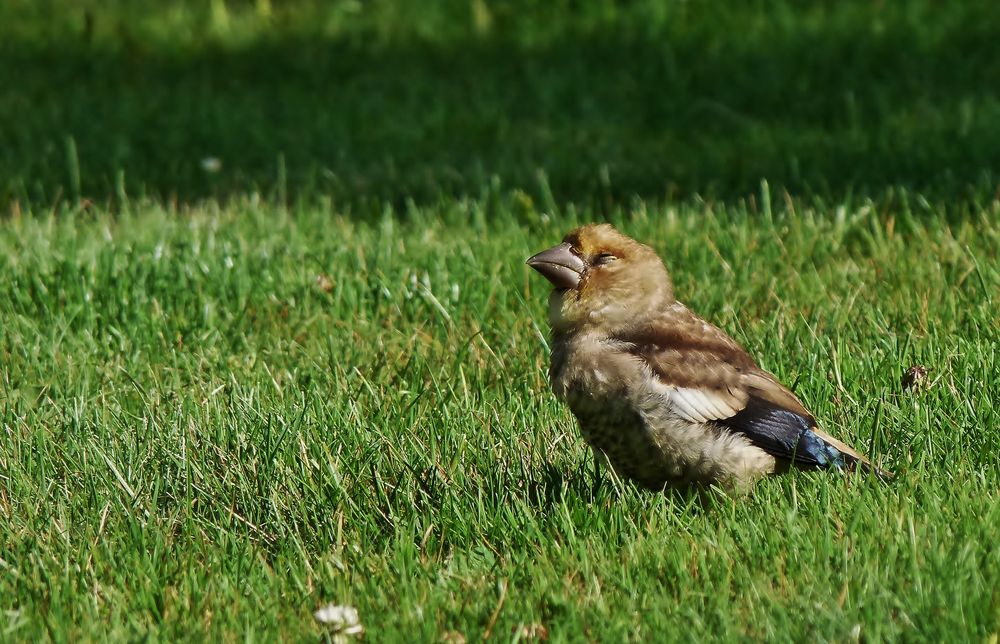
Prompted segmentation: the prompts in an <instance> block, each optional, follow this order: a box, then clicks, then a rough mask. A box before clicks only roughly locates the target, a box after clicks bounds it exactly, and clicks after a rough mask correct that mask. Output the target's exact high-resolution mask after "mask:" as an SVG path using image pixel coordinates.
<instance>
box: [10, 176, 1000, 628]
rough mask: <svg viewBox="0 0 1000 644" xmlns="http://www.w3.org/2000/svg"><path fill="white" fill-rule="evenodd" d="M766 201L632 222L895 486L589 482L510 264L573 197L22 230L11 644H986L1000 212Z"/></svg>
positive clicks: (576, 216) (623, 216) (999, 446)
mask: <svg viewBox="0 0 1000 644" xmlns="http://www.w3.org/2000/svg"><path fill="white" fill-rule="evenodd" d="M762 196H765V197H766V193H762V194H759V195H756V196H755V199H754V203H753V204H750V202H747V203H732V204H729V205H723V204H719V205H709V204H704V203H699V202H685V203H680V204H657V203H652V202H649V203H643V202H636V203H635V204H634V207H631V208H628V209H620V210H616V211H615V212H614V213H613V215H612V219H613V220H615V221H616V222H617V223H618V224H619V225H620V226H621V227H622V228H623V229H625V230H626V231H627V232H629V233H630V234H632V235H634V236H636V237H638V238H640V239H643V240H646V241H648V242H649V243H651V244H653V245H654V246H655V247H656V248H657V249H658V250H659V251H660V252H661V253H662V254H663V256H664V257H665V258H666V260H667V262H668V265H669V266H670V267H671V268H672V270H673V275H674V278H675V281H676V284H677V291H678V293H679V295H680V297H681V298H682V299H683V300H685V301H686V302H687V303H689V304H690V305H691V306H692V307H693V308H695V309H696V310H698V311H699V312H701V313H703V314H705V315H706V316H708V317H709V318H711V319H713V320H715V321H716V322H718V323H719V324H721V325H722V326H723V327H724V328H726V329H727V330H729V331H730V332H731V333H732V334H733V335H734V336H735V337H737V338H738V339H740V340H741V341H742V342H744V343H745V344H746V345H747V346H748V348H749V349H750V350H751V352H752V353H754V354H756V355H757V356H758V357H759V359H760V362H761V363H762V364H763V365H764V366H766V367H767V368H769V369H771V370H773V371H774V372H775V373H777V374H778V375H779V376H780V377H782V378H783V379H784V380H785V381H787V382H790V383H795V389H796V392H797V393H798V394H799V396H800V397H801V398H803V400H805V401H806V402H807V404H808V405H809V406H810V407H811V408H812V409H813V410H814V411H815V412H816V414H817V416H818V417H819V419H820V420H821V422H822V423H823V424H824V425H825V426H826V427H827V428H829V429H830V430H831V431H833V432H834V433H836V434H838V435H841V436H843V437H844V438H846V439H848V440H849V441H851V442H853V443H855V444H857V445H859V446H861V447H862V448H863V449H865V450H866V451H869V452H870V453H871V454H872V456H873V457H874V458H875V460H876V461H878V462H879V463H880V464H881V465H883V466H885V467H887V468H889V469H892V470H894V471H895V472H897V474H898V477H897V480H895V481H893V482H892V483H891V484H888V485H884V484H880V483H878V482H876V481H868V480H860V479H859V480H852V479H848V478H844V477H840V476H829V475H823V474H818V475H809V474H800V475H795V476H790V477H787V478H783V479H773V480H768V481H765V482H763V483H762V484H761V485H760V486H759V487H758V489H757V492H756V494H755V495H753V496H752V497H750V498H747V499H728V498H725V497H722V496H709V497H707V498H688V497H687V496H685V495H666V496H662V495H656V494H649V493H646V492H643V491H641V490H636V489H633V488H632V487H630V486H625V487H624V488H622V489H618V488H616V487H615V486H614V485H613V484H611V482H609V481H603V482H600V483H599V484H596V485H595V482H594V480H593V475H592V472H591V466H590V462H589V459H588V456H587V451H586V450H585V449H584V446H583V445H582V443H581V441H580V439H579V438H578V436H577V433H576V430H575V427H574V424H573V422H572V419H571V417H570V415H569V413H568V412H567V410H566V409H564V408H563V407H562V406H560V405H559V404H557V402H556V401H555V400H554V399H553V397H552V395H551V394H550V393H549V391H548V388H547V384H546V381H545V368H546V364H547V355H546V340H545V320H544V299H545V286H544V283H543V281H542V280H540V279H538V278H537V276H534V275H530V274H529V271H528V269H527V268H526V267H525V266H524V265H523V261H524V258H525V257H527V256H528V255H529V254H530V253H531V252H533V251H535V250H537V249H539V248H542V247H544V246H546V245H549V244H551V243H552V242H553V241H555V240H557V239H558V238H559V237H561V235H562V234H563V233H564V232H565V230H567V229H568V228H569V227H571V226H572V225H574V224H575V223H577V222H580V221H585V220H588V219H589V218H590V217H589V216H588V215H587V214H586V213H584V212H580V211H578V210H577V209H574V208H572V207H570V206H562V207H559V208H557V209H556V210H553V211H549V212H546V213H541V212H539V211H538V210H536V209H535V207H534V206H531V205H530V204H526V203H525V201H524V199H523V196H520V195H517V194H507V193H497V194H491V195H489V196H487V197H484V198H483V199H482V200H463V201H455V200H447V201H442V202H440V203H439V204H438V205H435V206H428V207H422V208H417V207H413V208H411V209H410V210H409V211H408V212H406V213H395V212H391V211H389V210H387V211H386V213H385V216H384V217H383V218H381V219H373V220H370V221H358V220H354V219H351V218H350V217H347V216H344V214H343V213H340V212H338V211H337V210H335V209H334V210H326V209H323V208H313V207H310V208H305V209H299V210H294V209H293V210H292V211H291V212H288V211H286V210H285V209H284V208H281V207H277V206H274V205H272V204H268V203H260V202H253V201H249V200H248V201H242V200H236V201H233V202H231V203H227V204H214V203H212V204H207V205H204V206H199V207H193V208H186V209H184V210H183V211H180V212H178V211H171V210H169V209H165V208H163V207H161V206H158V205H156V204H153V203H150V204H134V205H133V206H132V207H131V208H130V209H129V210H127V211H126V212H123V213H119V214H118V215H116V216H111V215H108V214H106V213H103V212H100V211H99V210H97V211H94V210H84V211H74V210H72V209H61V210H57V211H56V212H55V213H54V214H51V215H50V214H46V213H43V212H38V213H25V214H23V215H22V216H21V217H20V218H14V219H8V220H6V221H5V224H4V227H3V229H2V232H0V257H2V260H0V292H2V293H4V296H3V297H2V298H0V385H2V386H0V419H2V420H0V423H2V429H3V431H2V433H0V519H2V521H0V567H2V569H3V573H2V575H0V597H3V598H4V600H3V608H4V610H5V612H4V613H3V618H2V619H3V625H2V628H3V629H4V630H3V632H4V633H5V634H6V635H5V636H6V637H14V638H18V639H36V638H37V637H40V636H44V635H45V634H46V633H48V635H49V636H52V637H54V638H62V637H69V638H77V637H87V638H97V637H105V636H107V637H111V638H113V639H124V638H128V639H135V638H141V637H145V636H151V637H154V638H162V639H174V638H177V637H181V636H188V637H191V636H211V637H220V636H222V637H226V638H229V639H235V638H241V639H242V637H243V635H244V633H250V634H253V635H256V636H257V637H258V638H260V639H275V638H276V637H277V636H278V635H282V636H284V637H287V638H289V639H294V638H302V637H314V636H315V635H316V634H319V633H322V632H323V627H321V626H320V625H319V624H317V623H316V621H315V620H314V618H313V616H312V613H313V611H315V610H316V609H317V608H319V607H321V606H323V605H325V604H327V603H333V604H344V605H353V606H356V607H357V608H358V610H359V613H360V618H361V622H362V624H363V625H364V627H365V629H366V632H367V633H368V637H371V638H374V639H376V640H411V641H412V640H413V639H425V640H435V639H438V638H439V637H440V636H441V634H443V633H445V632H457V633H462V634H464V635H466V636H467V637H468V638H469V639H470V640H472V639H476V638H478V637H480V636H482V635H483V634H484V633H485V632H486V631H487V629H489V630H490V631H491V634H492V636H493V637H495V638H498V639H500V640H506V639H509V638H510V637H512V636H513V635H512V634H513V633H516V632H519V630H518V629H519V628H520V626H523V625H531V624H542V625H544V626H545V627H546V628H547V629H548V632H549V634H550V636H551V637H552V638H554V639H557V640H562V639H569V640H576V639H580V638H590V639H596V640H602V641H614V640H618V639H621V638H625V637H632V638H639V639H650V638H655V637H663V636H664V635H665V634H668V635H667V636H668V637H669V638H670V639H679V640H702V639H705V638H708V637H726V638H734V637H744V636H746V637H753V638H792V639H806V638H821V639H831V640H844V639H850V638H852V637H854V636H855V635H856V634H857V633H858V632H860V634H861V636H862V637H865V638H870V639H899V638H910V639H949V640H951V639H955V638H957V639H966V640H968V639H972V640H978V639H984V638H988V636H989V634H990V633H996V631H997V629H998V628H1000V623H998V614H1000V613H998V609H1000V605H998V603H997V602H998V599H997V596H996V593H995V591H994V588H995V582H996V579H997V577H998V574H1000V550H998V549H997V547H996V546H995V543H996V536H997V531H996V527H995V526H996V525H1000V494H998V492H997V489H998V483H1000V470H998V466H997V459H996V454H997V452H998V450H1000V420H998V419H1000V416H998V391H1000V387H998V382H997V375H998V373H1000V362H998V354H997V347H998V340H1000V331H998V325H997V323H996V321H997V315H998V304H997V297H998V294H1000V291H998V289H1000V271H998V269H997V266H998V252H1000V227H998V226H997V225H996V221H997V217H998V206H997V205H996V204H995V203H993V204H989V205H987V206H985V207H983V208H981V209H979V210H975V211H973V212H965V213H949V212H947V207H946V206H945V205H942V204H932V203H926V202H921V201H920V200H919V199H916V198H914V197H913V195H903V197H905V199H904V198H902V197H901V198H897V199H895V200H892V201H887V202H884V203H878V204H873V203H866V202H857V203H852V202H844V203H842V204H832V205H826V204H823V203H819V202H806V201H795V200H788V201H786V200H784V199H778V198H777V196H775V198H773V199H767V198H762ZM761 201H764V202H768V201H773V202H774V205H773V206H772V209H773V212H772V211H768V212H761V211H760V209H759V205H757V204H759V203H760V202H761ZM916 204H922V205H916ZM755 209H756V214H755V212H754V210H755ZM914 363H920V364H923V365H926V366H928V367H930V368H931V369H932V371H931V379H932V382H933V384H932V386H931V387H930V388H929V389H927V390H926V391H923V392H917V393H904V392H903V391H901V389H900V386H899V379H900V376H901V374H902V371H903V369H905V368H906V367H908V366H910V365H911V364H914Z"/></svg>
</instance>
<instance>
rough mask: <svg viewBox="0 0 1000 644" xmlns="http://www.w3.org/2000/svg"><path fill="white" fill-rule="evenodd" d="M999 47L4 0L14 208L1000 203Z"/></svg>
mask: <svg viewBox="0 0 1000 644" xmlns="http://www.w3.org/2000/svg"><path fill="white" fill-rule="evenodd" d="M998 41H1000V12H998V11H997V9H996V3H995V1H994V0H967V1H963V2H955V3H946V4H944V5H942V3H940V2H936V1H934V0H899V1H894V2H872V1H871V0H848V1H845V0H828V1H825V2H808V3H801V2H797V1H794V0H781V1H778V2H749V3H733V2H717V1H712V2H681V1H669V0H668V1H666V2H664V1H663V0H634V1H632V2H621V1H620V0H587V1H586V2H579V1H572V0H551V1H549V2H537V1H535V0H513V1H510V2H504V3H502V4H501V3H497V2H487V1H486V0H434V1H428V2H406V1H405V0H391V1H390V0H380V1H378V2H363V3H362V2H359V1H357V0H339V1H332V2H320V1H318V0H316V1H313V0H294V1H292V0H287V1H286V0H283V1H282V2H276V1H272V2H268V1H266V0H261V1H256V2H250V1H236V0H228V1H226V0H212V1H211V2H205V1H203V0H170V1H169V2H168V1H164V2H157V3H137V2H134V1H132V0H6V2H4V3H0V87H2V88H3V89H2V91H0V124H2V125H0V201H7V200H18V201H20V202H21V203H22V204H23V203H25V202H31V203H42V204H49V203H51V202H53V201H57V200H58V198H59V197H69V198H78V197H82V198H90V199H93V200H97V201H100V202H102V203H103V202H104V201H105V200H110V201H112V202H114V203H119V202H121V201H124V199H125V198H126V197H127V196H131V197H132V198H135V197H140V196H151V197H159V198H163V199H166V200H169V199H171V198H177V199H179V200H181V201H188V200H191V199H196V198H202V197H211V196H214V197H225V196H228V195H231V194H236V195H239V194H244V193H246V192H247V191H250V190H259V191H261V192H262V193H264V194H288V195H291V196H296V197H297V196H301V195H304V196H305V197H311V196H312V195H315V194H316V193H320V194H323V195H328V196H332V197H333V198H334V199H336V200H337V202H338V203H343V204H350V205H352V206H354V207H355V208H357V207H359V206H361V205H365V204H367V205H368V206H369V207H368V208H365V209H366V210H368V209H372V210H376V211H377V210H378V209H379V206H378V203H380V202H381V201H382V200H390V201H392V202H393V203H396V204H401V203H403V202H405V200H406V199H408V198H413V199H416V200H417V201H419V202H433V201H435V200H436V199H437V198H438V197H439V196H440V195H474V196H479V195H480V194H481V191H482V190H483V186H484V185H488V184H489V183H490V182H491V181H496V182H499V183H500V184H501V185H502V186H504V187H507V188H520V189H525V190H528V191H529V192H530V193H531V194H532V195H533V196H535V197H536V198H537V197H538V196H539V195H540V193H541V189H540V188H539V186H538V180H537V177H538V175H539V173H542V174H544V175H545V176H546V177H547V185H548V187H549V188H550V189H551V190H552V192H553V193H554V194H555V196H556V197H557V198H559V199H567V200H571V201H575V202H578V203H579V202H583V201H585V200H586V201H587V202H589V203H592V204H593V205H594V207H595V208H599V209H600V210H601V212H602V214H606V213H608V212H610V211H611V210H613V208H614V204H615V203H616V202H618V201H620V200H621V199H623V198H629V197H630V196H631V195H633V194H638V195H640V196H643V197H653V198H661V197H663V196H665V195H671V196H672V195H680V196H690V195H692V194H695V193H700V194H713V195H715V196H717V197H724V198H727V199H731V198H734V197H741V196H743V195H745V194H748V193H750V192H753V191H755V190H756V187H757V185H758V183H759V181H760V179H761V177H766V178H767V179H768V180H769V181H770V182H771V185H772V186H775V187H776V188H777V187H782V186H783V187H786V188H788V189H789V191H791V192H793V193H795V194H799V193H803V192H806V193H810V194H822V195H824V196H827V197H829V198H839V197H840V196H841V195H842V194H843V193H844V192H849V191H854V192H855V193H857V192H864V193H866V194H871V195H881V194H882V193H883V192H884V190H885V189H886V187H887V186H893V185H902V186H906V187H909V188H911V189H915V190H918V191H920V192H922V193H925V194H926V193H935V194H937V195H940V196H946V197H949V198H951V197H955V196H958V197H962V198H968V197H969V196H970V195H985V196H986V197H987V198H988V197H990V196H991V195H992V194H993V192H995V190H996V187H997V184H998V181H1000V176H998V175H997V172H998V168H1000V128H997V127H996V123H997V122H1000V83H998V82H997V78H1000V55H998V54H997V47H996V44H995V43H996V42H998ZM208 157H215V158H218V159H220V160H221V163H222V167H221V170H220V171H219V172H216V173H207V172H205V171H204V170H203V169H202V165H201V161H202V159H204V158H208Z"/></svg>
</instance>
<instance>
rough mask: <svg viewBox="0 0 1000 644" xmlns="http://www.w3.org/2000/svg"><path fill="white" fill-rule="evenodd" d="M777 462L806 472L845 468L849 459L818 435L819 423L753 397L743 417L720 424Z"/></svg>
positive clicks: (741, 415) (728, 419)
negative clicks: (779, 461) (812, 469)
mask: <svg viewBox="0 0 1000 644" xmlns="http://www.w3.org/2000/svg"><path fill="white" fill-rule="evenodd" d="M716 422H717V423H718V424H719V425H722V426H723V427H726V428H727V429H729V430H730V431H732V432H735V433H737V434H742V435H743V436H745V437H746V438H747V439H748V440H749V441H750V442H751V443H753V444H754V445H756V446H757V447H759V448H761V449H762V450H764V451H765V452H767V453H768V454H771V455H772V456H774V457H775V458H779V459H782V460H786V461H789V462H791V463H792V464H793V465H796V466H798V467H805V468H826V467H843V466H844V465H845V464H846V463H845V455H844V454H843V453H842V452H841V451H840V450H838V449H837V448H835V447H833V446H832V445H830V444H828V443H826V442H825V441H823V439H822V438H820V437H819V436H818V435H817V434H816V433H815V432H814V431H813V427H815V424H816V423H815V421H814V420H813V418H812V417H810V416H804V415H802V414H800V413H797V412H795V411H792V410H789V409H785V408H783V407H780V406H778V405H775V404H774V403H772V402H770V401H767V400H764V399H762V398H757V397H754V396H751V397H750V400H749V401H747V405H746V407H744V408H743V409H742V410H741V411H740V412H739V413H737V414H736V415H734V416H731V417H729V418H724V419H720V420H717V421H716Z"/></svg>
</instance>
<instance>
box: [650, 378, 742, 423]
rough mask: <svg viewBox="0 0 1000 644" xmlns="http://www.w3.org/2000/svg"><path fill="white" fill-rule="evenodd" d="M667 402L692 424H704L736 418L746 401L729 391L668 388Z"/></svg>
mask: <svg viewBox="0 0 1000 644" xmlns="http://www.w3.org/2000/svg"><path fill="white" fill-rule="evenodd" d="M666 396H667V400H668V401H669V403H670V406H671V407H672V408H673V410H674V411H675V412H677V415H678V416H680V417H681V418H683V419H684V420H687V421H689V422H692V423H704V422H707V421H710V420H721V419H723V418H729V417H731V416H735V415H736V414H737V413H738V412H739V411H740V410H741V409H743V405H745V404H746V401H741V400H740V399H739V398H737V397H736V396H735V395H733V393H731V392H730V391H729V390H728V389H727V390H725V391H713V390H709V389H696V388H693V387H668V388H667V392H666Z"/></svg>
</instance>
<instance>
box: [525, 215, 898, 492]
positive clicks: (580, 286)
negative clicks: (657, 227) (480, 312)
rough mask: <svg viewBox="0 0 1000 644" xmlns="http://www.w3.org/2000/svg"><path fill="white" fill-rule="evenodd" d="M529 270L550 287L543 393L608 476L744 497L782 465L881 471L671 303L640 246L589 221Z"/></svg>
mask: <svg viewBox="0 0 1000 644" xmlns="http://www.w3.org/2000/svg"><path fill="white" fill-rule="evenodd" d="M527 264H528V265H529V266H530V267H531V268H533V269H534V270H536V271H538V272H539V273H541V275H543V276H544V277H545V278H546V279H547V280H548V281H549V282H551V284H552V287H553V289H552V292H551V294H550V296H549V301H548V317H549V325H550V327H551V334H552V341H551V343H550V347H551V358H550V359H551V363H550V366H549V381H550V384H551V387H552V391H553V392H554V394H555V396H556V397H557V398H558V399H560V400H562V401H564V402H565V403H566V404H567V405H568V406H569V409H570V411H571V412H572V413H573V415H574V416H575V417H576V419H577V423H578V425H579V428H580V433H581V435H582V437H583V439H584V440H585V441H586V442H587V443H588V444H589V445H590V447H591V448H592V450H593V452H594V455H595V462H596V463H599V464H603V465H607V466H610V468H611V470H612V474H613V475H614V476H615V477H618V478H626V479H630V480H632V481H634V482H635V483H637V484H638V485H640V486H642V487H645V488H649V489H652V490H664V489H667V488H683V487H688V486H692V485H707V486H717V487H720V488H723V489H728V490H734V491H748V490H750V489H752V488H753V487H754V485H755V484H756V483H757V482H758V481H759V480H760V479H762V478H764V477H765V476H767V475H770V474H780V473H784V472H787V471H789V470H790V469H793V468H796V469H805V470H845V471H854V470H861V471H868V472H874V473H875V474H876V475H877V476H879V477H886V478H888V477H889V476H891V475H890V474H889V473H888V472H886V471H884V470H882V469H880V468H878V467H876V466H875V465H873V464H872V462H871V461H870V460H869V459H868V458H867V457H866V456H864V455H862V454H861V453H860V452H858V451H857V450H855V449H854V448H852V447H850V446H849V445H847V444H846V443H844V442H842V441H840V440H838V439H837V438H835V437H833V436H831V435H830V434H829V433H827V432H825V431H823V430H822V429H821V428H820V427H819V425H818V424H817V422H816V419H815V417H814V416H813V415H812V414H811V413H810V412H809V411H808V410H807V409H806V407H805V406H804V405H803V404H802V402H801V401H800V400H799V399H798V398H797V397H796V396H795V394H793V393H792V392H791V391H790V390H789V389H788V388H787V387H785V386H784V385H783V384H781V382H779V380H778V379H777V378H776V377H775V376H774V375H773V374H771V373H769V372H767V371H765V370H764V369H762V368H760V367H759V366H758V365H757V363H756V362H755V361H754V359H753V358H752V357H751V356H750V354H749V353H747V351H746V350H745V349H744V348H743V347H742V346H740V344H739V343H737V342H736V341H735V340H733V339H732V338H731V337H730V336H729V335H727V334H726V333H725V331H723V330H722V329H720V328H719V327H717V326H715V325H713V324H710V323H709V322H706V321H705V320H703V319H702V318H701V317H699V316H698V315H696V314H695V313H694V312H692V311H691V310H690V309H689V308H688V307H687V306H685V305H684V304H682V303H681V302H679V301H678V300H677V299H676V298H675V296H674V289H673V285H672V282H671V280H670V275H669V274H668V272H667V269H666V267H665V265H664V263H663V261H662V260H661V259H660V257H659V256H658V255H657V253H656V251H654V250H653V249H652V248H651V247H649V246H647V245H645V244H642V243H640V242H638V241H636V240H634V239H632V238H630V237H628V236H626V235H625V234H623V233H621V232H619V231H618V230H617V229H616V228H615V227H614V226H612V225H610V224H588V225H584V226H581V227H579V228H576V229H575V230H573V231H571V232H570V233H569V234H567V235H566V236H565V237H564V238H563V240H562V242H561V243H560V244H557V245H556V246H553V247H552V248H549V249H547V250H543V251H542V252H540V253H537V254H535V255H533V256H531V257H530V258H528V260H527Z"/></svg>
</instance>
